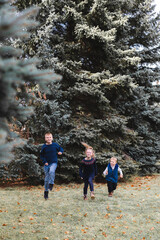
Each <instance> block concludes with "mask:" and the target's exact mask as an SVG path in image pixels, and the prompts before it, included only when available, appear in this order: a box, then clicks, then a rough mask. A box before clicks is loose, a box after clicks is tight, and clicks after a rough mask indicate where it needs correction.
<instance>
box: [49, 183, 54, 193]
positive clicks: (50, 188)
mask: <svg viewBox="0 0 160 240" xmlns="http://www.w3.org/2000/svg"><path fill="white" fill-rule="evenodd" d="M52 189H53V184H51V183H50V184H49V190H50V191H52Z"/></svg>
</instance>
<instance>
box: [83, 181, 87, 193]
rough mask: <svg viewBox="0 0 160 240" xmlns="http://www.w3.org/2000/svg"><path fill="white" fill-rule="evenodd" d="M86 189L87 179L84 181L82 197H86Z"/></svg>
mask: <svg viewBox="0 0 160 240" xmlns="http://www.w3.org/2000/svg"><path fill="white" fill-rule="evenodd" d="M87 189H88V179H84V188H83V193H84V197H86V196H87Z"/></svg>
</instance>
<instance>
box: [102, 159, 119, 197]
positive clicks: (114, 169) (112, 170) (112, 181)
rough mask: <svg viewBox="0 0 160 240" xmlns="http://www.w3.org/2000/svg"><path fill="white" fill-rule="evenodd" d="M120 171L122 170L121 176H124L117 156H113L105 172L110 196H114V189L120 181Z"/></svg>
mask: <svg viewBox="0 0 160 240" xmlns="http://www.w3.org/2000/svg"><path fill="white" fill-rule="evenodd" d="M118 172H120V178H123V173H122V170H121V169H120V167H119V166H118V164H117V158H116V157H112V158H111V159H110V163H109V164H108V166H107V167H106V169H105V170H104V172H103V175H104V176H105V177H106V180H107V185H108V193H109V194H108V196H109V197H112V195H113V191H114V190H115V189H116V187H117V182H118Z"/></svg>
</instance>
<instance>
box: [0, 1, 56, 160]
mask: <svg viewBox="0 0 160 240" xmlns="http://www.w3.org/2000/svg"><path fill="white" fill-rule="evenodd" d="M37 12H38V8H37V7H32V8H30V9H26V10H25V11H23V12H21V13H18V12H17V10H16V8H15V7H14V6H12V5H11V4H10V1H7V0H0V16H1V21H0V33H1V34H0V77H1V81H0V162H6V161H8V160H9V159H10V158H11V157H13V156H12V154H11V150H12V147H13V146H15V145H16V144H19V143H17V142H15V140H14V139H15V138H16V137H17V136H16V134H15V133H14V132H13V129H14V125H15V124H16V122H18V121H19V123H20V122H24V121H25V120H26V119H27V117H28V116H29V115H30V114H31V113H32V112H33V110H32V108H31V107H30V106H29V105H30V101H31V100H32V101H34V97H33V96H32V88H33V87H34V88H35V87H37V88H39V89H42V90H43V91H44V90H45V92H46V91H47V84H48V83H49V82H54V81H55V79H58V78H59V77H58V76H57V75H55V74H53V72H51V71H50V70H43V71H42V70H38V69H37V67H36V66H37V65H39V64H40V60H39V59H38V58H37V59H36V58H34V59H24V58H22V55H23V52H22V50H21V49H15V48H13V47H11V46H8V45H6V44H7V43H9V42H10V40H11V39H16V38H19V39H22V40H24V39H25V38H27V37H29V36H30V33H29V31H27V29H31V28H33V27H36V26H37V25H38V24H37V22H36V21H35V20H34V19H33V17H34V16H35V15H36V14H37Z"/></svg>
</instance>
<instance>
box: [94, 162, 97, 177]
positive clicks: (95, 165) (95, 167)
mask: <svg viewBox="0 0 160 240" xmlns="http://www.w3.org/2000/svg"><path fill="white" fill-rule="evenodd" d="M94 169H95V176H97V164H96V161H95V162H94Z"/></svg>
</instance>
